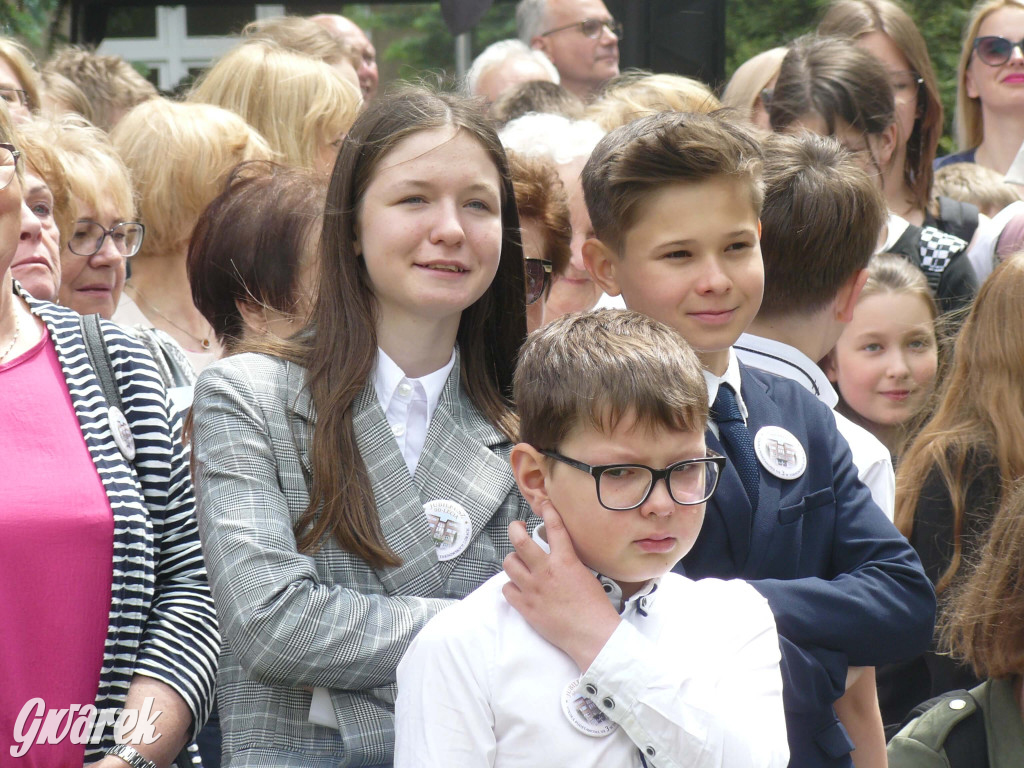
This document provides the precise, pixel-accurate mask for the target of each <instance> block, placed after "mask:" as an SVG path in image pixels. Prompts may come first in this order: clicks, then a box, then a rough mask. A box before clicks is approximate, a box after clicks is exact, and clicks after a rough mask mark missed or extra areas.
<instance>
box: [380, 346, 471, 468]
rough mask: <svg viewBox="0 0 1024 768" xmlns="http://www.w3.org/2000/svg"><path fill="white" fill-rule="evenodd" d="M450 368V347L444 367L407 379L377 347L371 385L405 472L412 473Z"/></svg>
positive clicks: (417, 462) (451, 359) (453, 355)
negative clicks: (416, 377)
mask: <svg viewBox="0 0 1024 768" xmlns="http://www.w3.org/2000/svg"><path fill="white" fill-rule="evenodd" d="M454 367H455V350H454V349H452V356H451V358H450V359H449V360H448V363H447V364H446V365H445V366H444V367H442V368H439V369H438V370H436V371H434V372H433V373H428V374H427V375H426V376H420V377H419V378H418V379H410V378H408V377H407V376H406V375H405V372H404V371H402V369H401V368H399V367H398V364H397V363H395V361H394V360H392V359H391V358H390V357H388V355H387V353H386V352H385V351H384V350H383V349H381V348H380V347H378V348H377V365H376V366H375V367H374V370H373V388H374V391H376V393H377V402H379V403H380V407H381V410H383V411H384V418H386V419H387V420H388V425H389V426H390V427H391V434H392V435H394V436H395V441H396V442H397V443H398V448H399V450H400V451H401V452H402V458H403V459H405V465H406V466H407V467H408V468H409V474H414V473H415V472H416V465H417V464H419V461H420V454H421V453H422V452H423V443H424V442H425V441H426V439H427V428H428V427H429V426H430V419H431V418H432V417H433V415H434V410H435V409H436V408H437V403H438V401H439V400H440V399H441V393H442V392H443V391H444V385H445V382H447V381H448V375H449V374H450V373H451V372H452V368H454Z"/></svg>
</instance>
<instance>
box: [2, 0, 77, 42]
mask: <svg viewBox="0 0 1024 768" xmlns="http://www.w3.org/2000/svg"><path fill="white" fill-rule="evenodd" d="M61 5H62V3H61V2H60V0H2V1H0V34H3V35H5V36H6V37H14V38H17V39H18V40H20V41H22V42H23V43H25V44H26V45H27V46H28V47H29V48H32V49H33V50H36V51H43V50H45V49H46V48H47V47H48V45H49V37H50V29H51V25H52V23H53V17H54V15H55V13H56V11H57V10H58V8H59V7H60V6H61Z"/></svg>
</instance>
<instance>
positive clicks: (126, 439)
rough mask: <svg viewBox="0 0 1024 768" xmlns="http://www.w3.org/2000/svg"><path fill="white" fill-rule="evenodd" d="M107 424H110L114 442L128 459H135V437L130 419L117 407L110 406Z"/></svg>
mask: <svg viewBox="0 0 1024 768" xmlns="http://www.w3.org/2000/svg"><path fill="white" fill-rule="evenodd" d="M107 424H109V425H110V433H111V434H112V435H113V436H114V443H115V444H116V445H117V450H119V451H120V452H121V455H122V456H124V457H125V459H127V460H128V461H134V460H135V438H134V437H132V429H131V427H129V426H128V419H126V418H125V417H124V414H123V413H121V411H120V410H118V409H117V407H116V406H113V405H112V406H110V407H109V408H108V409H107Z"/></svg>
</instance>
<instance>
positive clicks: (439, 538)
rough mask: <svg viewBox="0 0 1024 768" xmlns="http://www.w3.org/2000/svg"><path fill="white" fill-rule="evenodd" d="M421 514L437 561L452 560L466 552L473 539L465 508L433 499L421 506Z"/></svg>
mask: <svg viewBox="0 0 1024 768" xmlns="http://www.w3.org/2000/svg"><path fill="white" fill-rule="evenodd" d="M423 512H424V513H425V514H426V516H427V525H429V526H430V535H431V538H433V540H434V550H435V551H436V552H437V559H438V560H441V561H444V560H452V559H454V558H456V557H458V556H459V555H461V554H462V553H463V552H465V551H466V547H468V546H469V540H470V539H471V538H472V537H473V523H472V521H471V520H470V519H469V512H467V511H466V508H465V507H463V506H462V505H461V504H459V502H457V501H452V500H451V499H434V500H433V501H428V502H427V503H426V504H424V505H423Z"/></svg>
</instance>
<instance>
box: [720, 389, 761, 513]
mask: <svg viewBox="0 0 1024 768" xmlns="http://www.w3.org/2000/svg"><path fill="white" fill-rule="evenodd" d="M711 418H712V419H714V421H715V423H716V424H717V425H718V434H719V437H721V438H722V445H723V446H725V451H726V453H727V454H728V455H729V461H731V462H732V464H733V466H734V467H736V472H737V473H738V474H739V476H740V480H742V481H743V489H744V490H745V491H746V492H747V498H748V499H749V500H750V508H751V509H752V510H754V511H756V510H757V497H758V488H759V487H760V484H761V470H760V469H759V468H758V466H757V456H756V455H755V453H754V441H753V439H752V438H751V437H750V432H748V431H747V425H746V424H744V423H743V414H742V413H740V406H739V404H738V403H737V402H736V395H735V394H734V393H733V391H732V387H730V386H729V385H728V384H725V383H722V384H719V386H718V394H717V395H716V396H715V402H714V405H712V406H711Z"/></svg>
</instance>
